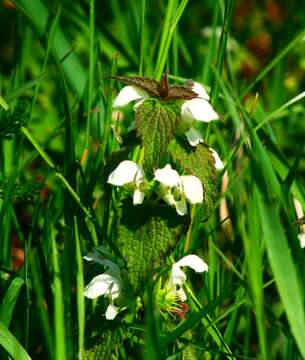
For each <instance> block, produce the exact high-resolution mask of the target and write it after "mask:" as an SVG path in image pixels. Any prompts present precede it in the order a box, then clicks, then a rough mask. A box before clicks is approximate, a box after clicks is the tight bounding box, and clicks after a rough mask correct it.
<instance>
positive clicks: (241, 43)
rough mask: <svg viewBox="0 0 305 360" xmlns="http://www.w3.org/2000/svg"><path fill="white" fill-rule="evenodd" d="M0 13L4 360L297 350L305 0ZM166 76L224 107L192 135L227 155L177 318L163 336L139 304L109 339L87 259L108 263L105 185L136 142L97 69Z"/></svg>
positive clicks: (190, 238) (297, 355) (80, 4)
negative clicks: (101, 255)
mask: <svg viewBox="0 0 305 360" xmlns="http://www.w3.org/2000/svg"><path fill="white" fill-rule="evenodd" d="M0 4H1V5H0V24H1V26H0V37H1V43H0V66H1V68H0V91H1V98H0V105H1V113H0V357H1V359H2V358H3V359H6V358H8V356H10V357H11V358H13V359H28V358H29V356H30V357H31V358H32V359H75V358H77V357H79V358H81V357H83V358H89V359H90V358H100V359H107V358H111V356H112V357H115V358H119V359H141V358H145V359H176V358H177V359H179V358H185V359H192V358H195V359H196V358H198V359H200V358H204V359H214V358H215V359H222V358H236V359H241V358H261V359H301V358H305V342H304V334H305V315H304V289H305V282H304V266H305V258H304V252H303V250H302V249H301V248H300V244H299V241H298V239H297V234H298V233H299V232H301V231H302V227H299V228H298V227H296V225H295V221H296V220H297V218H298V217H300V216H302V215H301V214H300V213H299V214H297V213H296V210H295V200H296V199H297V200H298V201H299V202H300V204H301V207H302V208H303V209H304V208H305V187H304V178H303V176H304V172H305V159H304V143H305V142H304V138H305V125H304V113H305V110H304V92H303V89H304V84H305V76H304V72H305V58H304V51H305V41H304V37H305V8H304V4H302V3H301V4H300V2H297V1H289V2H275V1H272V0H262V1H243V0H240V1H237V0H236V1H234V0H226V1H214V0H213V1H212V0H211V1H208V0H206V1H199V0H193V1H187V0H182V1H178V0H168V1H163V0H157V1H147V0H141V1H138V0H130V1H128V2H127V1H119V0H111V1H94V0H90V1H85V0H78V1H68V0H67V1H53V2H49V1H42V0H14V1H13V2H10V1H8V0H1V2H0ZM165 68H167V69H168V70H169V73H170V75H171V76H170V79H171V81H172V82H174V81H178V82H179V81H181V80H186V79H188V78H192V79H194V80H196V81H199V82H202V83H204V84H206V85H208V86H209V88H210V89H211V92H210V95H211V101H212V104H213V106H214V107H215V109H216V110H217V112H218V113H219V114H220V115H221V121H220V122H218V123H213V124H211V125H209V126H203V127H202V130H203V132H204V134H205V139H206V140H207V141H208V143H209V144H210V145H212V146H213V147H214V148H216V149H217V151H218V152H219V154H220V155H221V158H222V159H223V160H224V161H225V163H226V168H225V170H223V171H222V172H221V173H220V174H219V175H218V196H217V199H216V200H215V202H214V203H213V204H209V207H210V208H211V209H212V212H213V215H212V217H211V218H210V219H209V220H208V221H207V222H202V221H201V220H202V219H203V218H204V215H205V209H204V208H203V209H200V211H199V212H198V213H196V214H195V215H194V219H193V222H192V227H191V229H190V231H189V232H188V234H187V237H181V238H180V239H178V240H177V243H176V246H175V248H174V251H173V252H172V254H171V255H172V257H173V258H174V259H179V258H181V257H182V256H183V255H184V254H185V253H186V252H188V251H189V252H191V253H192V252H197V253H198V254H199V255H201V256H202V257H203V258H204V259H205V260H206V261H207V263H208V264H209V272H208V273H207V274H204V275H202V276H201V275H200V276H197V275H196V276H194V277H193V278H192V277H191V276H189V279H190V280H192V281H189V283H188V286H189V298H190V301H189V305H190V310H189V312H188V313H187V314H186V319H185V320H184V321H180V320H178V319H177V321H176V322H177V323H176V325H177V326H175V327H174V328H169V329H161V328H160V323H161V320H160V318H159V317H158V316H156V315H155V313H154V311H153V306H154V304H153V299H152V297H151V296H148V298H149V299H148V300H147V301H146V303H145V304H144V306H145V316H144V315H143V317H142V319H132V320H131V321H130V323H129V324H126V325H125V327H124V329H123V330H121V331H124V334H125V341H124V346H120V347H118V346H117V347H116V346H115V345H116V344H118V343H119V341H118V339H121V336H122V334H121V333H120V331H118V330H116V328H117V324H116V322H115V321H114V322H109V321H108V322H107V321H106V320H105V318H104V317H103V315H102V314H103V305H104V304H103V300H101V301H99V302H97V303H96V304H92V303H91V302H88V303H86V304H85V300H84V297H83V286H84V282H85V283H87V282H88V279H89V278H91V277H92V273H91V272H92V271H93V270H92V269H91V268H90V267H87V266H84V265H83V260H82V256H83V255H85V254H86V253H87V252H88V251H89V250H91V248H92V247H93V246H95V245H97V244H107V246H108V247H109V248H110V249H112V250H113V252H114V254H116V255H118V254H117V253H116V245H117V238H116V235H115V234H116V231H115V229H116V226H117V223H116V222H117V218H116V214H117V212H118V211H119V210H118V208H117V207H118V198H117V194H116V193H115V192H113V193H111V189H110V187H109V185H108V184H106V180H107V177H108V175H109V173H110V172H111V171H112V170H113V168H114V167H115V166H116V165H117V164H118V163H119V162H120V161H121V160H123V159H125V158H126V153H127V152H128V151H129V149H130V146H134V145H135V142H136V141H137V140H136V139H135V137H133V136H130V137H128V136H126V135H127V129H128V128H129V126H130V124H131V120H132V119H133V109H132V108H131V107H130V108H129V110H127V111H126V112H125V111H124V114H122V113H120V112H114V113H113V112H112V107H111V104H112V99H113V96H114V95H115V94H116V92H117V90H118V89H119V88H120V86H121V85H119V84H117V83H116V82H114V80H112V79H110V78H107V77H105V76H108V75H110V74H116V73H117V74H119V75H131V74H132V75H138V74H139V75H146V76H150V77H156V78H160V77H161V74H162V72H163V70H164V69H165ZM8 106H9V109H8ZM122 139H123V140H124V143H122ZM118 150H120V151H118ZM116 151H118V152H116ZM176 151H179V150H178V149H176ZM177 157H179V155H177ZM207 186H209V184H207ZM41 188H42V190H41ZM160 222H161V220H160ZM160 226H161V225H160ZM121 231H122V232H123V233H124V231H126V229H121ZM124 236H125V233H124ZM126 236H128V234H126ZM146 240H147V239H146ZM169 241H170V242H172V239H169ZM168 264H170V262H168ZM83 267H84V268H83ZM168 268H169V265H168ZM190 275H191V274H190ZM84 279H85V280H84ZM146 286H147V292H148V294H152V292H153V289H152V287H153V284H152V283H151V282H150V281H149V280H148V281H147V284H146ZM85 310H86V311H85ZM85 325H86V326H85ZM190 331H194V334H195V335H193V336H191V335H190ZM105 343H108V344H109V346H103V347H101V346H99V344H105ZM110 349H111V350H110Z"/></svg>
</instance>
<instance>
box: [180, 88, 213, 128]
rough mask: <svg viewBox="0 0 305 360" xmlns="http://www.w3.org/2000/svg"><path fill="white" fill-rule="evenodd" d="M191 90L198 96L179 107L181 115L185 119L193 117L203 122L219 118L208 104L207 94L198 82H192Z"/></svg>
mask: <svg viewBox="0 0 305 360" xmlns="http://www.w3.org/2000/svg"><path fill="white" fill-rule="evenodd" d="M192 90H193V91H194V92H195V93H197V95H198V97H197V98H194V99H191V100H187V101H185V102H184V103H183V105H182V107H181V115H182V117H183V118H186V119H189V118H191V119H195V120H198V121H203V122H210V121H212V120H217V119H219V116H218V114H217V113H216V112H215V110H214V109H213V108H212V106H211V105H210V104H209V99H210V97H209V95H208V94H207V92H206V91H205V90H204V88H203V86H202V85H201V84H199V83H196V82H195V83H194V85H193V88H192Z"/></svg>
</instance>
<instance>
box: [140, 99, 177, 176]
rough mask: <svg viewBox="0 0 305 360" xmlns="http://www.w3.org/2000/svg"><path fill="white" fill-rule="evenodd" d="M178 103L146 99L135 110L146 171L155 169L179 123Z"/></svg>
mask: <svg viewBox="0 0 305 360" xmlns="http://www.w3.org/2000/svg"><path fill="white" fill-rule="evenodd" d="M180 108H181V103H180V101H175V100H172V101H168V102H161V101H160V100H158V99H153V98H151V99H147V100H145V101H144V102H143V103H142V104H141V105H139V106H138V107H137V108H136V126H137V134H138V136H140V137H141V139H142V142H143V145H144V148H145V165H146V167H147V168H148V171H152V170H153V168H157V167H158V166H159V164H160V160H161V159H162V156H163V155H164V153H165V151H166V149H167V146H168V144H169V143H170V142H171V140H172V139H173V137H174V134H175V131H176V129H177V127H178V126H179V124H180V122H181V115H180V112H181V111H180Z"/></svg>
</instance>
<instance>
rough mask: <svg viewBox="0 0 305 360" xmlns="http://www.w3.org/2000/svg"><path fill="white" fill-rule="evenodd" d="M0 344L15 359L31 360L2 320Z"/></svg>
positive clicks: (0, 324) (0, 323)
mask: <svg viewBox="0 0 305 360" xmlns="http://www.w3.org/2000/svg"><path fill="white" fill-rule="evenodd" d="M0 345H1V346H2V347H3V348H4V350H5V351H6V352H7V353H8V354H9V355H10V357H11V358H12V359H14V360H31V358H30V356H29V355H28V353H27V352H26V351H25V350H24V348H23V347H22V346H21V344H20V343H19V341H18V340H17V339H16V338H15V336H14V335H13V334H12V333H11V332H10V331H9V330H8V329H7V327H6V326H5V325H4V324H3V323H2V322H0Z"/></svg>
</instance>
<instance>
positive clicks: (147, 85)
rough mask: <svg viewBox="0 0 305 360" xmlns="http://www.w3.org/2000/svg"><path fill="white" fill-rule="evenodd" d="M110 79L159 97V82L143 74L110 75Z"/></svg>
mask: <svg viewBox="0 0 305 360" xmlns="http://www.w3.org/2000/svg"><path fill="white" fill-rule="evenodd" d="M110 77H111V78H112V79H115V80H119V81H121V82H122V83H124V84H127V85H132V86H136V87H139V88H141V89H143V90H145V91H147V92H148V93H149V95H151V96H155V97H159V96H160V95H159V82H158V81H157V80H154V79H150V78H148V77H145V76H110Z"/></svg>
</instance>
